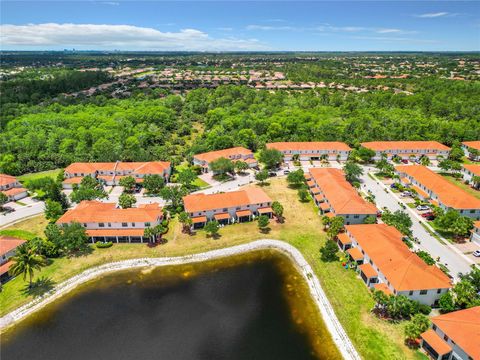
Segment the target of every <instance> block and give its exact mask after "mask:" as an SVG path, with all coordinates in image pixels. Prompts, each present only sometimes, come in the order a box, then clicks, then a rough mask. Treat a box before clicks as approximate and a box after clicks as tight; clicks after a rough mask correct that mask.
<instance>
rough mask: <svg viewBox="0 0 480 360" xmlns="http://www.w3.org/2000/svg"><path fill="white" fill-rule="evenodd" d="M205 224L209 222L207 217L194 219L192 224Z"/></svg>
mask: <svg viewBox="0 0 480 360" xmlns="http://www.w3.org/2000/svg"><path fill="white" fill-rule="evenodd" d="M204 222H207V217H206V216H196V217H192V223H194V224H197V223H204Z"/></svg>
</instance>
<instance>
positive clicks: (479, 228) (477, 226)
mask: <svg viewBox="0 0 480 360" xmlns="http://www.w3.org/2000/svg"><path fill="white" fill-rule="evenodd" d="M470 241H473V242H476V243H477V244H478V245H480V221H475V222H474V223H473V229H472V235H470Z"/></svg>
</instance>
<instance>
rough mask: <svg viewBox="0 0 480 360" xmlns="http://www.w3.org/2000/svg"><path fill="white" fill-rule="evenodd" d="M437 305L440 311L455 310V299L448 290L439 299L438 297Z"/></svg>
mask: <svg viewBox="0 0 480 360" xmlns="http://www.w3.org/2000/svg"><path fill="white" fill-rule="evenodd" d="M438 306H439V307H440V311H441V312H442V313H448V312H451V311H454V310H456V307H455V300H454V299H453V296H452V293H451V292H450V291H448V292H446V293H445V294H443V295H442V296H440V299H438Z"/></svg>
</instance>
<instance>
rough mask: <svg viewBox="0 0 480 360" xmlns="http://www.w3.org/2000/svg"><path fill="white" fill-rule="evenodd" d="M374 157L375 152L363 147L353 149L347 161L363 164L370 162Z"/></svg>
mask: <svg viewBox="0 0 480 360" xmlns="http://www.w3.org/2000/svg"><path fill="white" fill-rule="evenodd" d="M374 156H375V151H373V150H371V149H367V148H365V147H363V146H362V147H360V148H359V149H353V150H352V151H351V152H350V156H349V160H350V161H360V162H363V163H369V162H371V161H372V158H373V157H374Z"/></svg>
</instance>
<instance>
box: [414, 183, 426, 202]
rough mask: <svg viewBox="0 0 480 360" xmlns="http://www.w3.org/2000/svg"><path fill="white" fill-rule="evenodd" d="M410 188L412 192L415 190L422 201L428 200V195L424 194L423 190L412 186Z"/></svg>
mask: <svg viewBox="0 0 480 360" xmlns="http://www.w3.org/2000/svg"><path fill="white" fill-rule="evenodd" d="M411 188H412V189H413V190H415V192H416V193H417V194H418V195H420V196H421V197H423V198H424V199H429V198H430V195H428V193H426V192H425V191H424V190H422V189H420V188H419V187H418V186H416V185H412V186H411Z"/></svg>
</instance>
